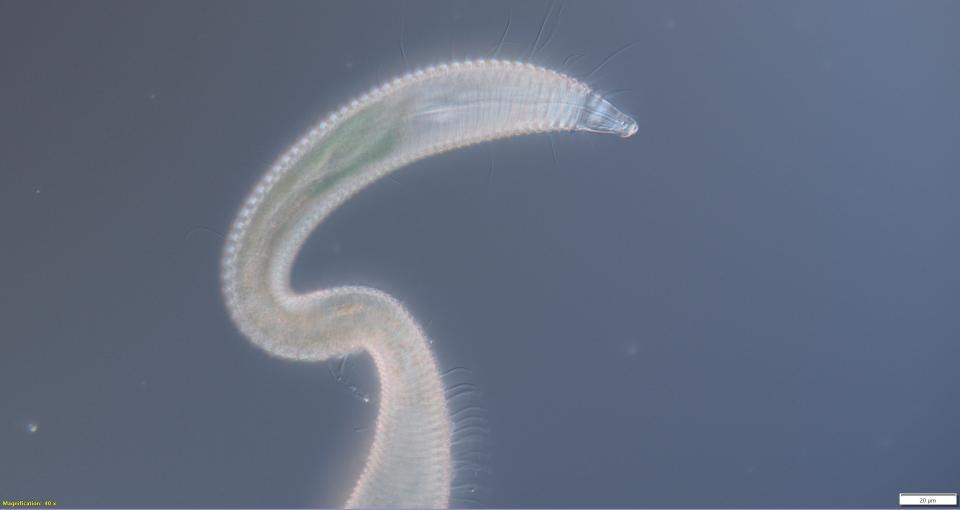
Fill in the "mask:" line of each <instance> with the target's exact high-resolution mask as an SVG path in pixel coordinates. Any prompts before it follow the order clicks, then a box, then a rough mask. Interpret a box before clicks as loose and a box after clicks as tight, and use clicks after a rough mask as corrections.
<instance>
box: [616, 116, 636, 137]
mask: <svg viewBox="0 0 960 510" xmlns="http://www.w3.org/2000/svg"><path fill="white" fill-rule="evenodd" d="M628 119H629V120H628V121H627V122H625V123H624V125H623V127H622V128H621V129H620V130H619V134H620V138H630V137H631V136H633V135H635V134H637V131H639V130H640V126H638V125H637V121H635V120H633V119H631V118H629V117H628Z"/></svg>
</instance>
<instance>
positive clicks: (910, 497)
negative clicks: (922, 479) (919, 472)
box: [900, 492, 957, 506]
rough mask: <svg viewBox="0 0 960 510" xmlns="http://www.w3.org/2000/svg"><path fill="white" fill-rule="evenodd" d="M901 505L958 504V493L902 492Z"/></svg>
mask: <svg viewBox="0 0 960 510" xmlns="http://www.w3.org/2000/svg"><path fill="white" fill-rule="evenodd" d="M900 506H957V493H956V492H901V493H900Z"/></svg>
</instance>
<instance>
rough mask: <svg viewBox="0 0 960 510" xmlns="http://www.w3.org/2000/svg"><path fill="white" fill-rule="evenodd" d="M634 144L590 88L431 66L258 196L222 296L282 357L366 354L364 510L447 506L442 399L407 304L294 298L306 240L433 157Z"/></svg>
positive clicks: (226, 268)
mask: <svg viewBox="0 0 960 510" xmlns="http://www.w3.org/2000/svg"><path fill="white" fill-rule="evenodd" d="M574 130H585V131H596V132H602V133H613V134H618V135H620V136H630V135H632V134H634V133H635V132H636V130H637V125H636V123H635V122H634V121H633V119H631V118H630V117H628V116H627V115H625V114H624V113H622V112H620V111H619V110H617V109H616V108H615V107H614V106H613V105H611V104H610V103H609V102H607V101H606V100H605V99H603V98H602V97H600V96H598V95H597V94H595V93H593V92H592V91H591V90H590V89H589V88H588V87H586V86H585V85H583V84H582V83H580V82H578V81H576V80H573V79H571V78H568V77H566V76H564V75H561V74H559V73H556V72H554V71H550V70H546V69H543V68H539V67H535V66H532V65H528V64H519V63H512V62H502V61H478V62H466V63H456V64H451V65H442V66H437V67H431V68H428V69H425V70H421V71H417V72H416V73H411V74H409V75H407V76H404V77H402V78H398V79H396V80H393V81H391V82H388V83H386V84H384V85H382V86H381V87H378V88H376V89H374V90H372V91H370V92H368V93H367V94H364V95H363V96H362V97H360V98H358V99H357V100H356V101H353V102H351V103H350V104H349V105H348V106H345V107H344V108H342V109H341V110H340V111H338V112H337V113H334V114H332V115H331V116H330V117H329V118H328V119H327V120H325V121H324V122H321V123H320V124H319V125H318V126H317V127H316V128H314V129H313V130H311V131H310V132H309V133H308V134H307V135H306V136H305V137H304V138H303V139H302V140H300V141H299V142H297V143H296V144H295V145H294V146H293V148H291V149H290V151H289V152H288V153H287V154H285V155H284V156H282V157H281V158H280V160H279V161H278V162H277V164H276V165H274V167H273V168H271V169H270V171H269V172H268V173H267V174H266V175H265V176H264V177H263V178H262V180H261V181H260V182H259V183H258V184H257V185H256V187H255V188H254V191H253V193H252V194H251V195H250V196H249V197H248V199H247V201H246V202H245V203H244V206H243V208H242V209H241V210H240V213H239V214H238V216H237V219H236V220H235V222H234V224H233V226H232V229H231V231H230V234H229V235H228V239H227V244H226V247H225V248H224V256H223V263H222V266H223V267H222V275H221V276H222V280H223V292H224V297H225V300H226V303H227V308H228V309H229V312H230V315H231V317H232V318H233V320H234V322H235V323H236V324H237V326H238V327H239V328H240V330H241V331H242V332H243V333H244V334H245V335H246V336H247V337H249V338H250V340H251V341H253V342H254V343H255V344H256V345H258V346H259V347H261V348H263V349H264V350H266V351H267V352H269V353H270V354H272V355H275V356H280V357H284V358H290V359H298V360H310V361H319V360H326V359H330V358H332V357H336V356H341V355H346V354H349V353H353V352H356V351H359V350H365V351H367V352H368V353H369V354H370V355H371V356H372V357H373V360H374V363H375V365H376V369H377V373H378V376H379V380H380V390H381V391H380V409H379V414H378V416H377V425H376V432H375V434H374V440H373V445H372V447H371V450H370V453H369V456H368V458H367V462H366V465H365V468H364V470H363V473H362V474H361V476H360V479H359V480H358V482H357V484H356V486H355V487H354V489H353V492H352V494H351V495H350V498H349V500H348V501H347V506H351V507H354V506H360V507H388V506H392V507H408V508H412V507H444V506H446V505H447V504H448V502H449V496H450V484H451V477H452V473H453V469H452V462H451V453H450V452H451V425H450V417H449V413H448V411H447V406H446V401H445V399H444V388H443V383H442V381H441V377H440V373H439V371H438V370H437V365H436V361H435V360H434V358H433V355H432V353H431V352H430V349H429V344H428V342H427V341H426V337H425V335H424V333H423V331H422V330H421V329H420V327H419V326H418V325H417V323H416V321H415V320H414V319H413V318H412V317H411V315H410V314H409V313H408V312H407V311H406V310H405V309H404V307H403V306H402V305H401V304H400V303H399V302H398V301H397V300H395V299H393V298H392V297H390V296H389V295H387V294H385V293H383V292H381V291H378V290H376V289H371V288H366V287H336V288H330V289H323V290H318V291H314V292H310V293H306V294H300V293H296V292H294V291H293V290H292V289H291V287H290V272H291V268H292V266H293V262H294V259H295V258H296V256H297V253H298V252H299V251H300V248H301V246H302V245H303V243H304V241H305V240H306V238H307V236H308V235H309V234H310V233H311V232H312V231H313V230H314V228H316V226H317V225H318V224H319V223H320V222H321V221H323V219H324V218H325V217H326V216H327V215H328V214H330V212H332V211H333V210H334V209H336V208H337V207H338V206H339V205H340V204H342V203H343V202H344V201H345V200H347V199H348V198H349V197H351V196H352V195H354V194H355V193H357V192H358V191H360V190H361V189H363V188H364V187H366V186H367V185H369V184H371V183H372V182H374V181H376V180H377V179H379V178H380V177H383V176H384V175H386V174H387V173H389V172H391V171H393V170H396V169H398V168H401V167H403V166H405V165H407V164H409V163H411V162H413V161H416V160H418V159H422V158H424V157H427V156H430V155H433V154H437V153H441V152H445V151H448V150H452V149H455V148H458V147H464V146H467V145H472V144H476V143H480V142H483V141H488V140H494V139H498V138H505V137H509V136H514V135H519V134H526V133H537V132H548V131H574Z"/></svg>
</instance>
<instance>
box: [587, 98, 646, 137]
mask: <svg viewBox="0 0 960 510" xmlns="http://www.w3.org/2000/svg"><path fill="white" fill-rule="evenodd" d="M576 129H577V130H580V131H593V132H595V133H611V134H615V135H619V136H621V137H623V138H628V137H631V136H633V135H634V134H635V133H636V132H637V129H639V128H638V126H637V121H635V120H633V118H632V117H630V116H629V115H627V114H626V113H623V112H622V111H620V110H619V109H618V108H617V107H616V106H613V105H612V104H610V102H609V101H607V100H606V99H604V98H603V97H601V96H600V95H598V94H590V95H589V97H587V100H586V101H585V102H584V104H583V109H582V110H581V112H580V120H579V121H578V122H577V127H576Z"/></svg>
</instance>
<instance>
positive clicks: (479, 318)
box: [0, 1, 960, 507]
mask: <svg viewBox="0 0 960 510" xmlns="http://www.w3.org/2000/svg"><path fill="white" fill-rule="evenodd" d="M562 5H563V9H562V10H559V9H558V8H557V9H555V10H553V11H552V14H551V17H550V18H549V20H548V22H547V23H546V24H545V28H544V32H543V35H542V37H541V42H543V41H545V40H549V42H548V43H547V44H546V45H545V47H544V48H542V49H539V50H538V51H536V52H534V54H533V55H532V56H531V55H530V53H531V52H530V47H531V44H532V43H533V41H534V39H535V38H536V35H537V32H538V29H539V27H540V24H541V21H542V20H543V19H544V14H545V13H547V12H548V10H549V5H548V4H547V3H544V2H531V3H517V4H508V3H495V2H483V3H480V2H477V3H464V2H455V3H414V2H407V3H362V2H350V3H345V2H344V3H333V2H327V3H324V2H316V3H292V2H288V3H267V2H255V3H241V2H188V3H180V2H162V3H161V2H115V3H104V2H81V3H76V2H70V3H68V2H61V3H47V2H3V3H0V73H2V74H0V77H2V79H0V172H2V173H0V239H2V252H0V253H2V254H0V257H2V265H0V310H2V312H0V313H2V320H0V338H2V347H0V410H2V414H0V455H2V458H3V461H2V462H0V497H2V498H4V499H14V498H34V499H52V500H56V501H58V502H59V503H60V504H61V505H62V506H119V505H122V506H195V507H196V506H200V507H204V506H241V507H243V506H309V505H326V506H335V505H338V504H339V503H340V502H341V501H342V498H343V497H344V496H345V491H346V488H347V487H349V484H350V482H351V479H352V478H354V477H355V476H356V474H357V473H356V469H357V468H358V466H359V462H360V460H361V457H362V455H363V453H364V449H365V448H366V441H368V439H369V426H370V424H371V423H372V420H373V417H374V414H375V411H376V408H375V406H374V403H375V402H374V403H371V404H366V405H365V404H363V403H362V402H361V401H360V400H358V399H357V398H356V397H355V395H354V394H353V393H352V392H351V391H349V388H348V387H347V385H346V384H340V383H337V381H336V380H335V379H334V378H333V377H331V374H330V371H329V370H328V367H327V366H325V365H308V364H296V363H291V362H286V361H281V360H275V359H271V358H269V357H267V356H266V355H264V354H263V353H261V352H260V351H258V350H257V349H255V348H253V347H252V346H250V345H249V344H248V343H247V342H246V341H245V340H244V339H243V338H241V336H240V335H239V334H238V333H237V331H236V330H235V328H234V327H233V326H232V325H231V323H230V322H229V320H228V318H227V316H226V314H225V312H224V309H223V305H222V300H221V297H220V294H219V286H218V277H217V274H218V256H219V250H220V247H221V244H222V239H221V238H220V237H219V236H218V234H217V233H216V232H223V231H224V230H226V229H227V227H228V225H229V222H230V221H231V219H232V215H233V214H234V213H235V211H236V210H237V208H238V206H239V204H240V202H241V201H242V199H243V197H244V195H245V194H246V192H247V191H248V189H249V188H250V187H251V185H252V183H254V182H255V180H256V179H257V178H258V176H259V175H260V174H261V173H262V172H263V171H264V169H265V168H267V167H268V166H269V164H270V163H271V161H272V159H273V158H274V157H276V155H277V154H279V153H280V152H281V151H283V150H284V149H285V147H286V146H288V145H289V144H290V143H292V142H293V141H294V140H295V139H296V138H297V137H298V135H299V134H300V133H302V132H303V131H305V130H306V129H308V128H309V126H311V124H312V123H314V122H315V121H316V120H317V119H319V118H320V117H321V116H322V115H323V114H324V113H325V112H328V111H330V110H332V109H334V108H337V107H339V106H340V104H341V103H343V102H344V101H347V100H348V99H350V98H352V97H353V96H355V95H357V94H359V93H361V92H362V91H363V90H365V89H367V88H369V87H371V86H372V85H374V84H376V83H378V82H380V81H383V80H385V79H388V78H391V77H393V76H394V75H397V74H399V73H402V72H404V71H406V70H408V69H410V68H413V67H415V66H418V65H427V64H431V63H439V62H442V61H447V60H450V59H457V58H467V57H482V56H485V55H489V54H491V53H492V52H493V50H494V48H495V46H496V45H497V41H498V40H499V38H500V35H501V34H502V33H503V30H504V27H505V25H506V23H507V20H508V19H509V20H510V30H509V33H508V35H507V37H506V39H505V42H504V44H503V47H502V49H501V52H500V54H501V56H505V57H510V58H520V59H527V58H530V59H531V60H532V61H534V62H537V63H539V64H543V65H547V66H550V67H556V68H559V67H561V65H562V64H563V63H564V61H565V60H567V64H568V66H567V69H568V71H569V72H570V73H571V74H572V75H574V76H578V77H585V78H586V79H587V80H588V82H589V83H590V84H591V85H593V86H595V87H598V88H600V89H602V90H606V91H615V92H613V98H614V102H615V103H617V104H618V105H620V106H621V107H622V108H623V109H624V110H626V111H628V112H630V113H631V114H633V115H635V116H636V117H637V119H638V121H639V123H640V132H639V133H638V135H637V136H635V137H634V138H632V139H629V140H621V139H618V138H616V137H611V136H600V135H591V134H577V135H572V136H571V135H562V136H554V137H553V138H552V143H553V145H551V138H550V137H546V136H538V137H529V138H523V139H516V140H510V141H505V142H498V143H496V144H493V145H490V146H481V147H476V148H471V149H468V150H464V151H461V152H458V153H455V154H449V155H444V156H441V157H437V158H434V159H432V160H429V161H423V162H421V163H418V164H416V165H413V167H411V168H407V169H404V170H403V171H402V172H400V173H399V174H397V175H396V177H395V179H389V180H385V181H383V182H380V183H378V184H377V185H375V186H373V187H372V188H370V189H369V190H367V191H365V192H363V193H362V194H361V195H360V196H358V197H357V198H356V199H355V200H353V201H351V202H350V203H348V204H347V205H346V206H345V207H343V208H342V210H339V211H337V212H336V213H335V214H334V215H333V217H332V218H331V220H330V221H329V223H328V224H325V225H324V226H323V227H322V228H321V229H320V230H319V231H318V232H317V233H316V234H315V235H314V236H313V237H312V238H311V240H310V242H309V245H308V246H307V248H306V249H305V251H304V253H303V256H302V257H301V258H300V259H299V261H298V265H297V267H296V271H295V275H294V279H295V282H296V286H297V287H298V288H301V289H308V288H313V287H317V286H321V285H336V284H345V283H360V284H367V285H373V286H376V287H379V288H382V289H384V290H386V291H388V292H390V293H391V294H393V295H395V296H397V297H399V298H400V299H402V300H403V301H404V302H405V303H407V305H408V306H409V307H410V308H411V309H412V311H413V313H414V315H415V316H416V317H418V318H419V319H420V320H421V321H422V323H423V324H424V325H425V327H426V329H427V331H428V333H429V334H430V335H431V337H433V338H434V339H435V343H434V348H435V351H436V354H437V356H438V358H439V360H440V362H441V364H442V365H443V367H445V368H449V367H454V366H463V367H467V368H469V369H470V370H471V371H472V374H473V375H472V376H471V377H472V380H473V382H474V383H476V384H477V385H478V386H479V387H481V388H482V390H483V391H484V405H485V406H486V407H487V408H488V409H489V413H490V414H489V416H490V429H489V430H490V439H491V440H490V445H491V446H490V448H491V453H492V454H493V457H492V460H491V461H490V467H492V468H493V470H494V474H493V476H491V477H490V478H489V479H488V480H487V482H486V484H485V486H484V487H483V488H482V489H483V490H482V491H481V492H482V498H481V499H482V501H483V502H484V503H485V504H487V505H495V506H511V507H526V506H606V507H622V506H633V507H647V506H662V507H678V506H685V507H690V506H779V507H783V506H851V507H857V506H859V507H862V506H894V505H895V503H896V494H897V492H899V491H956V490H957V489H958V488H960V460H958V459H960V457H958V454H960V439H958V437H957V429H958V425H957V424H958V422H960V411H958V406H957V403H958V397H960V373H958V372H957V370H956V368H957V359H958V356H960V341H958V340H960V313H958V312H960V269H958V264H957V261H958V260H960V228H958V222H957V220H958V218H960V203H958V192H960V172H958V170H960V143H958V142H960V100H958V92H957V91H958V90H960V65H958V62H960V58H958V54H960V51H958V49H960V3H958V2H934V1H917V2H905V1H904V2H883V1H869V2H866V1H864V2H853V1H850V2H681V3H674V2H621V3H610V2H583V3H580V2H565V3H564V4H562ZM557 7H559V4H558V6H557ZM401 26H402V30H401ZM401 33H402V34H403V45H404V47H405V51H406V59H407V63H404V57H403V56H402V55H401V52H400V40H401ZM631 42H636V44H635V45H634V46H632V47H630V48H628V49H627V50H625V51H623V52H622V53H620V54H618V55H616V56H615V57H613V58H612V59H611V60H610V61H609V62H607V63H606V64H605V65H603V66H602V67H601V68H600V69H599V70H597V71H596V72H594V73H593V74H590V72H591V69H592V68H594V67H595V66H596V65H597V64H599V63H600V62H602V61H603V60H604V58H606V57H607V56H608V55H610V54H612V53H613V52H615V51H616V50H617V49H618V48H621V47H622V46H623V45H625V44H628V43H631ZM580 53H582V54H583V57H582V58H579V57H575V56H576V55H577V54H580ZM568 57H570V58H569V59H568ZM588 75H589V76H588ZM624 89H626V90H624ZM554 148H555V151H556V152H555V153H554ZM554 154H556V156H555V155H554ZM491 168H492V171H491ZM345 372H346V375H347V376H348V378H349V379H350V381H351V382H352V383H354V384H356V385H357V386H358V387H359V388H360V390H359V391H364V392H369V393H373V394H374V396H375V393H376V381H375V379H373V378H372V377H371V374H370V367H369V363H368V362H366V361H363V360H357V361H353V362H351V363H350V364H349V365H348V367H347V369H346V371H345ZM33 426H35V427H36V428H35V429H33V428H32V427H33Z"/></svg>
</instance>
